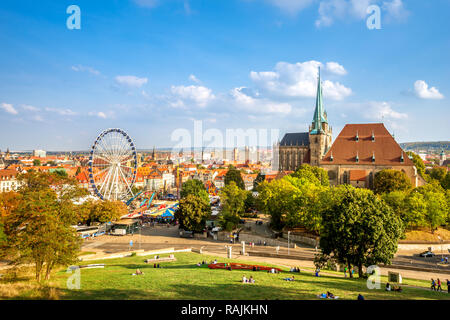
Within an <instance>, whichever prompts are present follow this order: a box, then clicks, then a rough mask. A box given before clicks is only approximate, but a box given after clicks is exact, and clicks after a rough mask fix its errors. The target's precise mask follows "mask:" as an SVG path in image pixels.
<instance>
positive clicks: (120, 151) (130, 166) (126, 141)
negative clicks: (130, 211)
mask: <svg viewBox="0 0 450 320" xmlns="http://www.w3.org/2000/svg"><path fill="white" fill-rule="evenodd" d="M136 171H137V154H136V148H135V146H134V143H133V140H132V139H131V138H130V136H129V135H128V134H127V133H126V132H125V131H123V130H122V129H117V128H115V129H107V130H105V131H103V132H102V133H100V135H99V136H98V137H97V139H96V140H95V142H94V144H93V146H92V149H91V153H90V156H89V182H90V185H91V187H92V190H93V192H94V194H95V195H97V196H98V197H99V198H100V199H102V200H114V201H116V200H122V201H125V200H126V199H127V198H128V197H130V196H133V192H132V191H131V187H132V186H133V184H134V182H135V180H136Z"/></svg>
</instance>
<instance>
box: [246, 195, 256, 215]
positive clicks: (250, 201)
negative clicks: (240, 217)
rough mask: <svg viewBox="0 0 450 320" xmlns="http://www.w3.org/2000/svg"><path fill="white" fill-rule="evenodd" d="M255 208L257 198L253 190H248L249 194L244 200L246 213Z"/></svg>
mask: <svg viewBox="0 0 450 320" xmlns="http://www.w3.org/2000/svg"><path fill="white" fill-rule="evenodd" d="M254 209H256V198H255V197H254V196H253V192H252V191H247V196H246V197H245V201H244V214H245V213H250V212H251V211H252V210H254Z"/></svg>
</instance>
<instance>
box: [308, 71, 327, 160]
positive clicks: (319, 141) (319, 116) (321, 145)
mask: <svg viewBox="0 0 450 320" xmlns="http://www.w3.org/2000/svg"><path fill="white" fill-rule="evenodd" d="M331 139H332V131H331V128H330V127H329V126H328V119H327V112H326V111H325V109H324V107H323V99H322V82H321V81H320V67H319V76H318V81H317V95H316V108H315V110H314V117H313V121H312V125H311V126H310V128H309V147H310V156H311V158H310V164H311V165H312V166H319V162H320V160H322V157H323V156H324V155H325V153H326V152H327V151H328V149H329V148H330V147H331Z"/></svg>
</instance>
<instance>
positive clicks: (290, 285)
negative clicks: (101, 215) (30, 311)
mask: <svg viewBox="0 0 450 320" xmlns="http://www.w3.org/2000/svg"><path fill="white" fill-rule="evenodd" d="M175 257H176V258H177V261H176V262H165V263H161V266H162V268H161V269H155V268H153V264H151V265H147V264H146V263H144V258H143V257H136V256H135V257H129V258H121V259H114V260H102V261H96V262H92V263H105V264H106V266H105V268H104V269H81V289H80V290H68V289H66V282H67V278H68V276H69V274H68V273H66V271H65V270H61V271H59V272H57V273H56V274H55V275H54V278H53V281H52V286H56V287H57V288H58V296H59V298H60V299H204V300H212V299H317V295H318V294H320V293H324V292H326V291H330V292H332V293H333V294H335V295H336V296H339V297H340V298H343V299H356V297H357V295H358V293H362V294H363V295H364V296H365V298H366V299H449V298H450V295H449V294H447V293H439V292H432V291H429V290H425V289H418V288H407V287H405V286H403V292H401V293H398V292H386V291H384V290H383V289H384V283H383V284H382V288H381V289H380V290H369V289H367V287H366V281H365V280H362V279H361V280H360V279H348V278H347V279H346V278H340V277H336V276H331V275H330V276H326V275H322V276H321V277H315V276H313V275H312V272H310V271H306V272H304V273H301V274H295V278H296V281H295V282H288V281H283V280H282V279H283V278H285V277H287V276H290V275H292V274H291V273H289V272H283V273H281V274H269V273H267V272H262V271H261V272H252V271H250V272H249V271H247V272H246V271H242V270H233V271H228V270H210V269H208V267H207V266H202V267H197V266H196V263H197V262H200V261H201V260H207V261H211V260H213V259H215V258H216V257H213V256H205V255H199V254H196V253H178V254H175ZM217 260H218V261H219V262H233V261H234V262H241V263H242V261H240V260H239V261H238V260H230V259H225V258H217ZM255 264H261V263H255ZM265 265H270V264H265ZM136 268H139V269H140V270H141V271H143V272H144V273H145V274H144V275H143V276H132V275H131V274H132V273H134V272H135V270H136ZM282 269H283V270H286V269H285V268H282ZM244 274H245V275H246V276H247V278H248V277H249V276H253V278H255V280H256V283H255V284H243V283H241V282H240V280H241V278H242V276H243V275H244ZM383 281H385V279H383ZM404 282H405V283H406V284H408V283H409V284H412V285H415V286H423V287H428V282H426V281H420V280H408V279H406V280H405V279H404Z"/></svg>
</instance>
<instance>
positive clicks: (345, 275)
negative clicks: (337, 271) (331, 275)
mask: <svg viewBox="0 0 450 320" xmlns="http://www.w3.org/2000/svg"><path fill="white" fill-rule="evenodd" d="M344 277H345V278H347V267H345V268H344Z"/></svg>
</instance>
